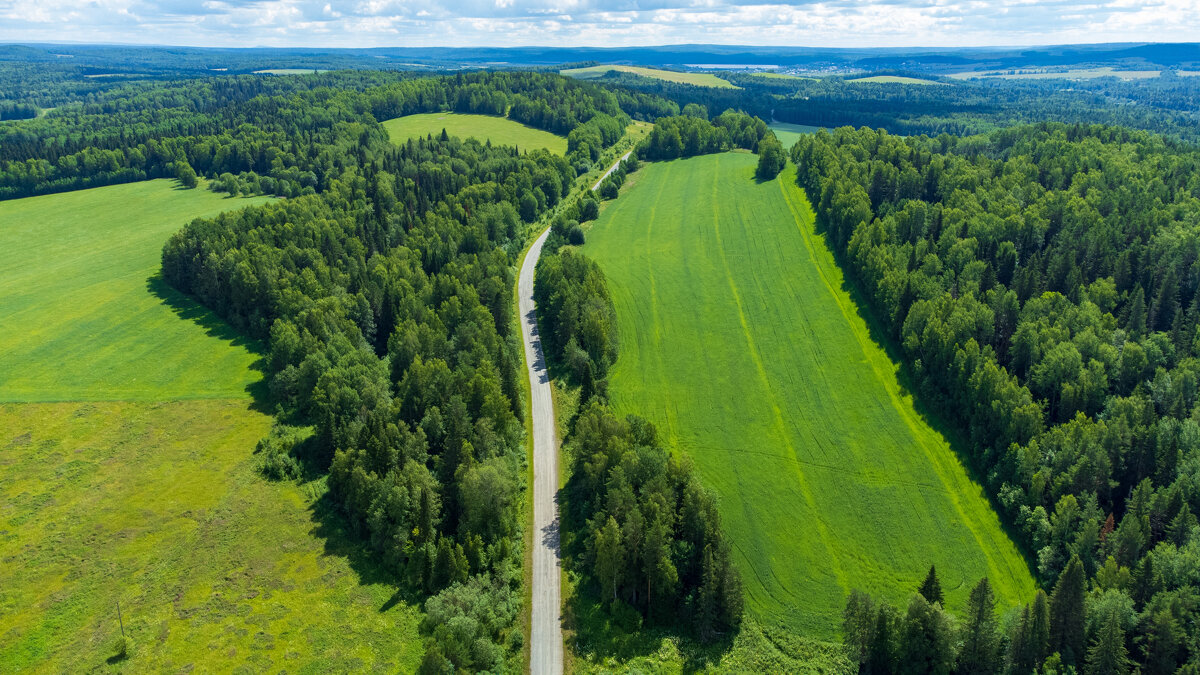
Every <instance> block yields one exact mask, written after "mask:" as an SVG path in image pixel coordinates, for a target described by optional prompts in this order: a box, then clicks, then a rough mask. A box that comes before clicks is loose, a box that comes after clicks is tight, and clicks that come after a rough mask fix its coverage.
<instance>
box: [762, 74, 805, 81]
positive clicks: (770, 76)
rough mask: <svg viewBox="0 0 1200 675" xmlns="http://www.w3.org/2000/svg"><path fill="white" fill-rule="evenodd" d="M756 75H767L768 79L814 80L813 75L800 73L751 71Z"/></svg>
mask: <svg viewBox="0 0 1200 675" xmlns="http://www.w3.org/2000/svg"><path fill="white" fill-rule="evenodd" d="M751 74H752V75H754V77H765V78H767V79H768V80H813V79H816V78H812V77H801V76H800V75H788V74H787V73H751Z"/></svg>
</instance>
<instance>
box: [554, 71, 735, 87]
mask: <svg viewBox="0 0 1200 675" xmlns="http://www.w3.org/2000/svg"><path fill="white" fill-rule="evenodd" d="M614 70H619V71H621V72H622V73H633V74H634V75H641V76H642V77H649V78H652V79H655V80H666V81H667V82H676V83H679V84H692V85H695V86H697V87H714V88H716V89H738V87H735V86H734V85H733V84H732V83H731V82H729V80H725V79H722V78H720V77H717V76H716V75H713V74H712V73H692V72H688V73H681V72H678V71H674V70H660V69H658V68H643V67H641V66H588V67H587V68H568V69H567V70H561V71H559V73H560V74H562V75H566V76H567V77H576V78H579V79H581V80H590V79H593V78H597V77H604V76H605V75H607V74H608V73H609V72H611V71H614Z"/></svg>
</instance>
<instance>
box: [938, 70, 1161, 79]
mask: <svg viewBox="0 0 1200 675" xmlns="http://www.w3.org/2000/svg"><path fill="white" fill-rule="evenodd" d="M1160 74H1161V71H1158V70H1115V69H1113V68H1110V67H1105V68H1072V69H1069V70H1058V71H1054V70H1046V69H1043V68H1018V69H1014V70H990V71H985V72H979V71H971V72H966V73H954V74H952V75H949V77H952V78H954V79H956V80H970V79H973V78H977V77H978V78H995V77H998V78H1001V79H1005V80H1093V79H1096V78H1099V77H1116V78H1119V79H1122V80H1145V79H1148V78H1152V77H1158V76H1159V75H1160ZM1180 74H1182V73H1180Z"/></svg>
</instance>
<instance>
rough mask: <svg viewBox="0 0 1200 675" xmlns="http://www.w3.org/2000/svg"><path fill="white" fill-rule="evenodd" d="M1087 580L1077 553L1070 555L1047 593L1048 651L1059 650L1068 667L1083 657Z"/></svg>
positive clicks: (1079, 662)
mask: <svg viewBox="0 0 1200 675" xmlns="http://www.w3.org/2000/svg"><path fill="white" fill-rule="evenodd" d="M1086 583H1087V580H1086V579H1085V578H1084V571H1083V563H1081V562H1080V561H1079V558H1078V556H1076V557H1072V558H1071V562H1069V563H1067V567H1066V569H1064V570H1063V573H1062V574H1061V575H1059V577H1058V582H1057V583H1055V584H1054V592H1053V593H1051V594H1050V651H1052V652H1058V654H1059V656H1060V657H1061V658H1062V662H1063V664H1064V665H1068V666H1079V665H1081V664H1082V663H1083V659H1084V656H1085V648H1086V646H1087V644H1086V642H1085V639H1086V636H1085V634H1084V630H1083V627H1084V617H1085V613H1084V591H1085V590H1086Z"/></svg>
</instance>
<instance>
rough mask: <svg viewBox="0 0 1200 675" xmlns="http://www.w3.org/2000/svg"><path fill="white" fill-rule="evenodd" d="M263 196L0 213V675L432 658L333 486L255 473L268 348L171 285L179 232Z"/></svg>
mask: <svg viewBox="0 0 1200 675" xmlns="http://www.w3.org/2000/svg"><path fill="white" fill-rule="evenodd" d="M255 201H261V199H257V200H248V199H230V198H226V197H223V196H222V195H218V194H214V193H211V192H208V191H205V190H179V189H176V188H175V185H174V183H173V182H170V181H149V182H144V183H134V184H129V185H118V186H111V187H103V188H96V189H93V190H84V191H79V192H69V193H63V194H57V195H50V196H44V197H32V198H28V199H19V200H12V201H5V202H0V325H3V326H4V327H5V328H6V330H5V331H4V334H3V335H2V336H0V672H5V673H10V672H33V673H43V672H44V673H62V672H103V671H113V672H118V671H125V672H187V671H190V670H192V669H193V668H197V669H198V670H200V671H204V672H247V673H250V672H280V671H287V672H299V673H317V672H361V671H383V672H396V671H402V672H404V671H412V670H413V669H415V667H416V664H417V663H418V662H419V660H420V658H421V656H422V654H423V648H422V645H421V641H420V638H419V636H418V633H417V623H418V621H419V619H420V615H419V612H418V611H417V610H416V609H415V608H414V607H413V606H412V605H410V604H409V603H407V602H405V601H404V600H403V599H401V598H398V597H395V596H394V589H395V586H394V584H393V583H391V579H390V577H389V576H388V575H386V574H382V573H381V572H380V571H379V570H378V569H377V568H376V567H374V566H373V565H372V564H371V562H370V561H369V560H368V559H367V558H366V557H365V555H364V553H363V550H362V546H361V543H360V542H359V541H358V540H357V539H355V538H353V537H350V536H349V535H348V534H347V533H346V531H345V528H344V524H343V521H342V520H341V518H340V517H339V516H338V515H337V513H336V511H335V510H334V509H333V508H331V507H330V506H329V504H328V500H327V499H326V498H325V494H326V491H325V487H324V483H323V482H322V481H316V482H312V483H307V484H303V485H299V484H296V483H291V482H287V483H272V482H269V481H267V480H265V479H263V478H262V477H261V476H260V475H259V473H258V471H257V470H256V464H257V458H256V457H255V456H254V448H255V444H256V443H257V442H258V440H259V439H260V438H261V437H262V436H263V435H265V434H266V432H267V430H268V429H269V427H270V424H271V418H270V417H269V416H268V415H266V414H264V413H263V412H262V411H261V410H260V402H259V401H257V400H256V399H255V398H254V397H253V396H252V390H253V389H254V387H253V386H252V385H253V384H254V383H255V382H257V381H258V380H259V377H260V376H259V374H258V373H257V371H255V370H254V368H253V365H254V363H255V361H256V360H257V359H258V358H259V356H258V355H257V354H256V353H255V352H254V351H253V347H254V345H252V344H248V343H247V342H246V341H244V340H241V339H239V338H238V337H237V336H236V334H235V333H233V332H232V331H231V330H230V329H229V328H228V327H227V326H225V325H223V324H222V323H221V322H220V321H219V320H218V319H217V318H216V317H215V316H213V315H212V314H211V313H209V312H207V311H206V310H204V309H203V308H201V307H199V306H198V305H197V304H195V303H194V302H192V301H190V300H189V299H188V298H186V297H182V296H179V295H178V294H175V293H173V292H171V291H170V290H169V289H168V288H166V287H165V286H164V285H162V284H161V282H159V281H158V280H157V270H158V266H159V262H158V261H159V255H160V252H161V250H162V245H163V242H164V241H165V240H166V238H167V237H168V236H169V235H170V234H171V233H172V232H174V231H175V230H177V229H178V228H179V227H180V226H182V225H183V224H184V223H185V222H187V221H188V220H190V219H191V218H193V217H197V216H203V215H212V214H215V213H217V212H219V211H221V210H224V209H230V208H237V207H239V206H245V205H247V204H251V203H254V202H255ZM118 603H120V607H121V615H122V617H121V618H122V619H123V621H124V627H125V632H126V634H127V635H128V636H129V637H130V638H131V639H132V645H133V647H132V650H131V651H130V652H129V654H128V656H127V657H126V658H124V659H120V658H118V657H117V653H116V651H115V647H114V642H115V640H116V638H117V636H118V635H119V634H120V627H119V623H118V618H117V611H116V608H117V604H118Z"/></svg>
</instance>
